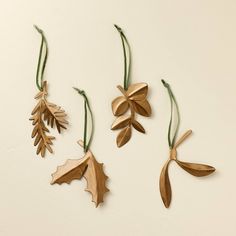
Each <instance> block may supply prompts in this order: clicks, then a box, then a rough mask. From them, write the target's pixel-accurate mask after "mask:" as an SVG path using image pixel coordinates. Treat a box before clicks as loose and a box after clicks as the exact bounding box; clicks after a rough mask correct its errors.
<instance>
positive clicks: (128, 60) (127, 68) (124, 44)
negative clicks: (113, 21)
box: [114, 25, 131, 90]
mask: <svg viewBox="0 0 236 236" xmlns="http://www.w3.org/2000/svg"><path fill="white" fill-rule="evenodd" d="M114 26H115V28H116V29H117V31H118V32H119V33H120V37H121V42H122V47H123V53H124V89H125V90H127V89H128V87H129V84H130V71H131V49H130V45H129V42H128V40H127V38H126V36H125V34H124V32H123V31H122V29H121V28H120V27H119V26H118V25H114ZM127 49H128V50H127Z"/></svg>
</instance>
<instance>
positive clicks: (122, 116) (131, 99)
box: [111, 25, 152, 147]
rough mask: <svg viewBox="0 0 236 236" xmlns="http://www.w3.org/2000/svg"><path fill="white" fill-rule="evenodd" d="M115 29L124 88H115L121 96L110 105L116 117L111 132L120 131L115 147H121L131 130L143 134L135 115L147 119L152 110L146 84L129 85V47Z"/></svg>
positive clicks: (129, 136) (126, 141) (128, 138)
mask: <svg viewBox="0 0 236 236" xmlns="http://www.w3.org/2000/svg"><path fill="white" fill-rule="evenodd" d="M115 27H116V29H117V31H118V32H119V34H120V37H121V40H122V46H123V52H124V86H123V87H122V86H120V85H118V86H117V88H118V89H119V90H120V92H121V93H122V95H123V96H119V97H117V98H115V99H114V100H113V101H112V104H111V107H112V112H113V114H114V116H117V117H118V118H116V120H115V121H114V122H113V124H112V126H111V130H117V129H122V130H121V131H120V132H119V134H118V136H117V138H116V144H117V146H118V147H122V146H124V145H125V144H126V143H128V141H129V140H130V138H131V134H132V128H134V129H136V130H137V131H139V132H140V133H145V129H144V128H143V126H142V125H141V124H140V123H139V122H138V121H137V120H136V114H139V115H141V116H146V117H149V116H151V114H152V110H151V106H150V104H149V102H148V101H147V94H148V85H147V84H146V83H136V84H130V74H131V73H130V68H131V49H130V45H129V43H128V40H127V38H126V36H125V34H124V32H123V31H122V29H121V28H120V27H119V26H117V25H115ZM126 113H129V114H128V115H127V114H126Z"/></svg>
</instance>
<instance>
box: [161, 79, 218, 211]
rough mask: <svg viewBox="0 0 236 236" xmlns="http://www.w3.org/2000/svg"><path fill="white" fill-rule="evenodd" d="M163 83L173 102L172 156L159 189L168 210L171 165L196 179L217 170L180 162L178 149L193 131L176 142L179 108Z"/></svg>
mask: <svg viewBox="0 0 236 236" xmlns="http://www.w3.org/2000/svg"><path fill="white" fill-rule="evenodd" d="M162 83H163V85H164V86H165V87H166V88H167V90H168V94H169V96H170V100H171V118H170V124H169V129H168V142H169V147H170V155H169V159H168V160H167V161H166V163H165V165H164V166H163V168H162V170H161V174H160V179H159V188H160V193H161V198H162V201H163V203H164V205H165V207H166V208H168V207H169V206H170V202H171V196H172V193H171V185H170V179H169V174H168V168H169V164H170V163H171V162H172V161H175V162H176V163H177V164H178V165H179V166H180V167H181V168H182V169H183V170H185V171H187V172H188V173H189V174H191V175H193V176H196V177H202V176H207V175H210V174H211V173H213V172H214V171H215V168H214V167H212V166H209V165H205V164H196V163H189V162H183V161H179V160H178V158H177V148H178V147H179V145H180V144H182V143H183V142H184V141H185V140H186V139H187V138H188V137H189V136H190V135H191V134H192V130H188V131H187V132H185V133H184V134H183V135H182V136H181V137H180V139H179V140H177V141H175V138H176V135H177V132H178V128H179V124H180V115H179V108H178V105H177V102H176V99H175V96H174V94H173V92H172V90H171V88H170V85H169V84H168V83H166V82H165V81H164V80H162ZM174 107H175V108H174ZM174 111H177V123H176V128H175V132H174V135H173V138H171V130H172V126H173V112H174Z"/></svg>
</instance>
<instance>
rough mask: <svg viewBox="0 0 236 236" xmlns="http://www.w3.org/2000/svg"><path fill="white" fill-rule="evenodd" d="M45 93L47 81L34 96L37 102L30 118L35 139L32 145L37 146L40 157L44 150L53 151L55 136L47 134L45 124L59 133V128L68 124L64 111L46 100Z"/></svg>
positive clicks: (43, 154) (64, 127)
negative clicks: (55, 128)
mask: <svg viewBox="0 0 236 236" xmlns="http://www.w3.org/2000/svg"><path fill="white" fill-rule="evenodd" d="M47 95H48V92H47V82H46V81H44V82H43V89H42V91H40V92H39V93H38V94H37V95H36V96H35V99H36V100H38V103H37V105H36V106H35V108H34V109H33V111H32V113H31V115H32V117H31V118H30V120H31V121H32V124H33V126H34V129H33V131H32V135H31V137H32V138H34V139H35V140H34V146H38V147H37V151H36V154H37V155H38V154H41V156H42V157H44V156H45V153H46V150H48V151H49V152H50V153H52V152H53V150H52V147H51V145H52V144H53V143H52V140H53V139H55V137H53V136H50V135H48V134H49V129H48V128H47V127H46V125H48V126H50V127H51V128H54V127H55V126H56V127H57V130H58V132H59V133H61V129H66V125H67V124H68V122H67V120H66V113H65V111H64V110H63V109H61V107H59V106H57V105H55V104H53V103H50V102H48V101H47ZM45 123H46V124H45Z"/></svg>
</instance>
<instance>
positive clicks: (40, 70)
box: [34, 25, 48, 91]
mask: <svg viewBox="0 0 236 236" xmlns="http://www.w3.org/2000/svg"><path fill="white" fill-rule="evenodd" d="M34 27H35V29H36V30H37V31H38V33H40V35H41V37H42V39H41V45H40V50H39V59H38V66H37V74H36V85H37V87H38V89H39V90H40V91H42V90H43V75H44V70H45V67H46V63H47V58H48V44H47V40H46V37H45V35H44V32H43V31H42V30H41V29H40V28H39V27H38V26H37V25H34Z"/></svg>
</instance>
